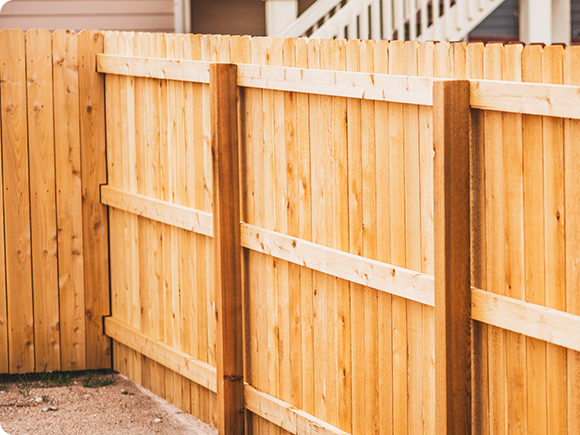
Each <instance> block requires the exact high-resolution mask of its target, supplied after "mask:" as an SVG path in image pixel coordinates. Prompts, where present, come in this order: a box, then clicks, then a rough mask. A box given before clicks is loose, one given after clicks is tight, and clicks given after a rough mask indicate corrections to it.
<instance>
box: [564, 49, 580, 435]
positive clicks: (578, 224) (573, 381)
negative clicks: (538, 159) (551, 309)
mask: <svg viewBox="0 0 580 435" xmlns="http://www.w3.org/2000/svg"><path fill="white" fill-rule="evenodd" d="M579 62H580V51H579V50H578V47H568V48H567V49H566V51H565V52H564V68H563V73H564V77H563V82H564V83H565V84H570V85H578V84H580V74H579ZM579 127H580V125H579V123H578V121H572V120H565V121H564V131H565V133H564V155H565V159H564V164H565V167H564V172H565V193H566V197H565V202H566V311H567V312H568V313H571V314H575V315H580V298H579V296H578V293H577V292H575V291H574V290H573V289H574V288H578V285H577V283H578V282H579V277H580V275H579V272H580V270H579V268H578V265H579V263H578V252H580V251H579V249H578V241H579V240H580V239H579V234H578V231H579V230H580V221H579V220H578V218H579V214H578V212H579V207H580V190H579V189H578V186H579V185H580V184H579V180H578V172H577V171H575V170H574V168H573V167H572V166H573V162H574V161H577V160H578V158H579V156H578V147H577V146H574V145H573V144H574V143H575V139H574V138H576V137H578V128H579ZM567 361H568V373H567V379H568V385H567V387H568V433H570V434H571V433H575V432H578V431H580V396H579V391H580V385H579V382H580V353H579V352H576V351H572V350H569V351H568V355H567Z"/></svg>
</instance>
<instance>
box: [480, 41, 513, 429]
mask: <svg viewBox="0 0 580 435" xmlns="http://www.w3.org/2000/svg"><path fill="white" fill-rule="evenodd" d="M502 52H503V46H502V45H500V44H488V45H487V46H486V48H485V52H484V67H483V68H484V78H486V79H491V80H500V79H501V72H502ZM484 128H485V145H484V147H485V167H486V195H487V199H488V207H487V209H486V212H487V222H488V231H487V275H488V278H487V279H488V281H487V282H488V289H489V291H491V292H494V293H499V294H501V295H505V286H504V284H505V269H504V267H505V249H504V243H505V239H504V231H505V198H504V190H503V186H504V185H505V183H504V176H503V160H502V149H503V142H502V132H503V127H502V113H499V112H491V111H486V112H485V114H484ZM488 334H489V335H488V339H489V369H488V370H489V373H493V374H494V376H490V378H489V406H490V430H491V432H492V433H494V434H496V433H497V434H504V433H507V374H506V361H505V359H506V344H505V340H506V331H505V330H502V329H499V328H496V327H493V326H490V327H488Z"/></svg>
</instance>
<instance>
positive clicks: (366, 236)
mask: <svg viewBox="0 0 580 435" xmlns="http://www.w3.org/2000/svg"><path fill="white" fill-rule="evenodd" d="M374 50H375V42H374V41H365V42H363V43H362V44H361V54H360V71H361V72H369V73H372V72H374V60H375V59H374ZM375 127H376V122H375V103H374V102H373V101H362V102H361V169H362V185H361V190H362V191H361V200H362V201H361V205H362V241H363V246H362V248H363V249H362V253H363V255H364V256H365V257H367V258H372V259H376V258H377V226H378V222H377V202H376V201H377V199H376V194H377V192H376V187H377V186H376V171H377V170H376V139H375ZM363 297H364V330H365V366H366V367H365V422H366V431H367V433H373V432H376V431H377V430H378V428H379V421H378V419H379V414H380V408H379V391H378V386H379V384H378V381H379V379H378V377H379V375H378V368H379V367H378V362H379V361H378V357H379V355H378V352H379V350H378V292H377V291H376V290H375V289H371V288H368V287H365V288H364V296H363Z"/></svg>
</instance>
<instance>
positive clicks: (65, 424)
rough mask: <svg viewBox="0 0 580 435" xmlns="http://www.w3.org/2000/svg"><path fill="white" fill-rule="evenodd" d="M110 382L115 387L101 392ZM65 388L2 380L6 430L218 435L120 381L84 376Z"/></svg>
mask: <svg viewBox="0 0 580 435" xmlns="http://www.w3.org/2000/svg"><path fill="white" fill-rule="evenodd" d="M87 377H88V381H93V382H92V383H93V384H96V386H95V387H94V388H88V387H86V385H89V384H90V383H91V382H87ZM7 380H8V381H7ZM103 380H104V382H102V381H103ZM108 380H112V381H113V384H112V385H105V386H101V385H102V384H103V383H108V382H109V381H108ZM66 383H67V382H66V379H64V382H63V379H57V378H55V379H48V381H47V379H46V375H45V379H44V381H43V380H42V379H39V378H38V377H36V378H34V380H32V381H31V380H30V379H29V380H24V379H18V378H14V377H10V378H6V377H4V378H2V379H1V380H0V426H1V427H2V429H4V431H6V433H8V434H9V435H20V434H26V435H36V434H39V435H40V434H42V435H51V434H67V435H73V434H83V435H91V434H99V435H108V434H110V435H117V434H123V435H133V434H135V435H137V434H139V435H143V434H196V435H197V434H199V435H215V434H217V430H215V429H213V428H212V427H210V426H208V425H206V424H205V423H203V422H201V421H200V420H198V419H196V418H195V417H193V416H191V415H189V414H187V413H185V412H183V411H182V410H180V409H179V408H176V407H175V406H173V405H171V404H169V403H168V402H167V401H165V400H163V399H161V398H159V397H157V396H155V395H154V394H152V393H151V392H150V391H148V390H145V389H144V388H142V387H141V386H138V385H137V384H135V383H134V382H132V381H130V380H129V379H127V378H126V377H124V376H122V375H119V374H110V375H94V374H93V373H90V374H86V373H85V374H83V375H82V376H76V377H71V378H70V379H69V380H68V385H66ZM83 383H84V384H85V386H83ZM54 385H60V386H54ZM55 408H56V409H55ZM0 435H3V432H2V431H1V430H0Z"/></svg>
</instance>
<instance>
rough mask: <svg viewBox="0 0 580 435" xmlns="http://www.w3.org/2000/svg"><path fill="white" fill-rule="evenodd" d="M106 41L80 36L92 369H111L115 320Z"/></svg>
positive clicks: (89, 358)
mask: <svg viewBox="0 0 580 435" xmlns="http://www.w3.org/2000/svg"><path fill="white" fill-rule="evenodd" d="M102 52H103V35H102V34H101V33H99V32H94V31H86V30H85V31H83V32H81V33H80V34H79V61H80V71H79V84H80V113H81V116H80V131H81V167H82V170H81V171H82V172H81V173H82V185H83V224H84V239H83V242H84V260H85V305H86V311H85V316H86V322H87V323H86V331H87V336H86V342H87V354H86V355H87V356H86V359H87V368H88V369H93V368H107V367H110V365H111V363H110V354H111V349H110V341H109V338H107V337H106V336H105V335H104V334H103V326H102V325H103V322H102V318H103V316H106V315H108V314H109V298H108V295H109V257H108V256H109V252H108V217H107V208H106V207H105V206H103V205H101V204H100V191H99V190H100V185H101V184H106V182H107V166H106V143H105V119H104V115H105V108H104V89H103V86H104V80H103V77H102V76H101V75H99V74H98V73H97V72H96V54H97V53H102Z"/></svg>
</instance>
